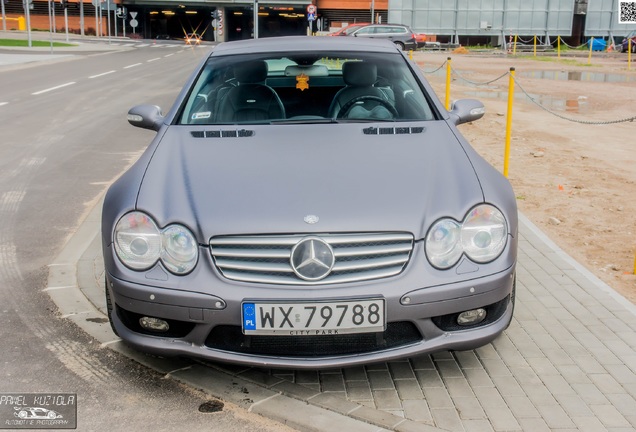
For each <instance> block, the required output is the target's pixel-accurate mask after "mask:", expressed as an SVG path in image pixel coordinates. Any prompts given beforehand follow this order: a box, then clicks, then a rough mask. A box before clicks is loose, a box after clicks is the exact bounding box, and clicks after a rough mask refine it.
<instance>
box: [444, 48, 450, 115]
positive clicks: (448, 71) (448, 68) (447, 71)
mask: <svg viewBox="0 0 636 432" xmlns="http://www.w3.org/2000/svg"><path fill="white" fill-rule="evenodd" d="M450 84H451V58H450V57H448V58H447V59H446V102H445V105H446V111H448V110H449V109H450Z"/></svg>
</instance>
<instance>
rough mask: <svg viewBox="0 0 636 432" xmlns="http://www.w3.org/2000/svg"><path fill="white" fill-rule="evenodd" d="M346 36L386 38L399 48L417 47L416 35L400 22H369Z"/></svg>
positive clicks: (412, 48)
mask: <svg viewBox="0 0 636 432" xmlns="http://www.w3.org/2000/svg"><path fill="white" fill-rule="evenodd" d="M347 36H353V37H360V38H371V39H387V40H390V41H391V42H393V43H394V44H395V45H396V46H397V47H399V48H400V49H401V50H415V49H417V48H418V43H417V35H416V34H415V32H413V30H411V28H410V27H409V26H405V25H402V24H369V25H366V26H363V27H360V28H357V29H354V30H353V31H351V32H349V33H347Z"/></svg>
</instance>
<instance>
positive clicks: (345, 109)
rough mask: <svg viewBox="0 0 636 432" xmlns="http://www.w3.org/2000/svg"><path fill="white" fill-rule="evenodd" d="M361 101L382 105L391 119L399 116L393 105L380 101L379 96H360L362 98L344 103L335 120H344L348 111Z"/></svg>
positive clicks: (386, 101)
mask: <svg viewBox="0 0 636 432" xmlns="http://www.w3.org/2000/svg"><path fill="white" fill-rule="evenodd" d="M362 101H374V102H378V103H379V104H380V105H382V106H383V107H384V108H386V109H387V110H388V111H389V112H390V113H391V115H392V116H393V118H396V117H399V116H400V114H399V113H398V112H397V109H395V107H394V106H393V105H391V103H390V102H389V101H388V100H385V99H382V98H381V97H379V96H372V95H362V96H358V97H355V98H353V99H351V100H350V101H349V102H347V103H345V104H344V105H343V106H342V108H340V111H338V114H337V115H336V118H346V117H347V115H349V111H351V109H352V108H353V106H354V105H355V104H357V103H358V102H362Z"/></svg>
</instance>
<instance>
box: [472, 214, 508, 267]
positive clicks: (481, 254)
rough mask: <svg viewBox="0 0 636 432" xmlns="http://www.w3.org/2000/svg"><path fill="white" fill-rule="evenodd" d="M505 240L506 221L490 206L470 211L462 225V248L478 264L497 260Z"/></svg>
mask: <svg viewBox="0 0 636 432" xmlns="http://www.w3.org/2000/svg"><path fill="white" fill-rule="evenodd" d="M507 238H508V228H507V226H506V219H504V216H503V214H502V213H501V212H500V211H499V210H497V209H496V208H495V207H493V206H490V205H480V206H478V207H475V208H474V209H472V210H471V211H470V212H469V213H468V215H467V216H466V218H465V219H464V223H463V224H462V248H463V249H464V252H465V253H466V255H467V256H468V258H470V259H471V260H473V261H475V262H478V263H485V262H488V261H492V260H493V259H495V258H497V257H498V256H499V254H501V252H502V251H503V250H504V247H505V246H506V240H507Z"/></svg>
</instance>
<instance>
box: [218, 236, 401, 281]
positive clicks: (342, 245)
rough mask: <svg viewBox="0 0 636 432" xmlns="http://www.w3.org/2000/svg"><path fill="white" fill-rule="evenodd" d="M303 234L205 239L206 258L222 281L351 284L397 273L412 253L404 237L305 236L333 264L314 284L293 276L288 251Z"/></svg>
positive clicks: (303, 237)
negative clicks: (320, 244) (324, 249)
mask: <svg viewBox="0 0 636 432" xmlns="http://www.w3.org/2000/svg"><path fill="white" fill-rule="evenodd" d="M306 237H308V236H307V235H282V236H232V237H229V236H224V237H214V238H212V239H211V240H210V250H211V253H212V258H213V259H214V262H215V263H216V266H217V268H218V269H219V271H220V272H221V273H222V274H223V276H225V277H226V278H228V279H232V280H237V281H243V282H256V283H269V284H283V285H316V284H334V283H345V282H357V281H364V280H372V279H380V278H385V277H390V276H395V275H397V274H399V273H401V272H402V270H403V269H404V267H405V266H406V264H407V263H408V261H409V258H410V256H411V251H412V250H413V235H411V234H408V233H380V234H377V233H373V234H324V235H320V234H318V235H311V237H319V238H320V239H322V240H324V241H325V242H327V243H328V244H329V245H330V246H331V248H332V249H333V252H334V256H335V264H334V266H333V269H332V271H331V273H330V274H329V275H328V276H327V277H325V278H324V279H321V280H319V281H306V280H303V279H301V278H299V277H298V276H296V274H295V273H294V270H293V269H292V266H291V263H290V256H291V251H292V248H293V247H294V246H295V245H296V244H297V243H298V242H300V241H301V240H303V239H305V238H306Z"/></svg>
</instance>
